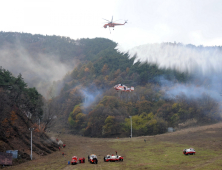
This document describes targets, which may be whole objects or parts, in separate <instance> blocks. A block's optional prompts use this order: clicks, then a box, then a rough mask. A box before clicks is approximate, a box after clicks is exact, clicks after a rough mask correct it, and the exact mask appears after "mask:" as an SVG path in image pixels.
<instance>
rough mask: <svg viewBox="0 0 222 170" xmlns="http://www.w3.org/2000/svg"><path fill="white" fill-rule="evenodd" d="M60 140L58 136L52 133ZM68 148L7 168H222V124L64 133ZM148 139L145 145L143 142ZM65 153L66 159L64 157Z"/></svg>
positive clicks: (62, 138) (39, 169)
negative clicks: (134, 132)
mask: <svg viewBox="0 0 222 170" xmlns="http://www.w3.org/2000/svg"><path fill="white" fill-rule="evenodd" d="M48 135H49V136H55V137H57V134H53V133H49V134H48ZM58 138H59V139H61V140H62V141H64V143H65V144H66V146H67V147H66V148H62V149H61V151H57V152H55V153H53V154H51V155H48V156H41V157H40V156H35V159H34V160H33V161H29V162H26V163H23V164H20V165H18V166H12V167H8V168H6V169H33V170H44V169H45V170H46V169H64V170H69V169H201V170H202V169H222V152H221V151H222V123H218V124H215V125H210V126H202V127H196V128H190V129H185V130H181V131H177V132H173V133H167V134H163V135H156V136H143V137H135V138H132V139H130V138H120V139H118V138H115V139H107V138H106V139H104V138H87V137H81V136H73V135H69V134H62V135H60V136H59V137H58ZM144 139H145V140H146V142H145V141H144ZM190 147H193V148H194V149H195V150H196V154H195V155H188V156H185V155H183V153H182V150H183V149H185V148H190ZM115 151H117V152H118V155H121V156H123V157H124V161H123V162H104V161H103V157H104V156H105V155H107V154H115ZM62 152H64V153H65V156H62ZM92 153H93V154H96V155H97V156H98V160H99V162H98V164H90V163H88V162H87V161H86V163H84V164H77V165H68V164H67V163H68V161H71V157H72V156H74V155H75V156H77V157H85V158H86V159H87V157H88V155H89V154H92Z"/></svg>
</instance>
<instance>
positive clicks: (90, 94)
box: [81, 88, 102, 108]
mask: <svg viewBox="0 0 222 170" xmlns="http://www.w3.org/2000/svg"><path fill="white" fill-rule="evenodd" d="M81 93H82V97H83V107H84V108H87V107H88V106H90V105H91V104H92V103H93V102H94V101H95V99H96V97H97V96H99V95H101V94H102V91H101V90H98V89H95V88H93V91H92V90H91V89H89V88H84V89H81Z"/></svg>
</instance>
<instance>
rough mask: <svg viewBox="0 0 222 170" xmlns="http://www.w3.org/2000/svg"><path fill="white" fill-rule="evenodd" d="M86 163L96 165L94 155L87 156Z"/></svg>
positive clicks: (96, 161)
mask: <svg viewBox="0 0 222 170" xmlns="http://www.w3.org/2000/svg"><path fill="white" fill-rule="evenodd" d="M88 161H89V162H90V163H91V164H97V163H98V159H97V156H96V155H95V154H91V155H90V156H88Z"/></svg>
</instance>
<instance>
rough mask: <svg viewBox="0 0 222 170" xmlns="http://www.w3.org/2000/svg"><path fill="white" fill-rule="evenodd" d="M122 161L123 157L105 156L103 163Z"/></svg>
mask: <svg viewBox="0 0 222 170" xmlns="http://www.w3.org/2000/svg"><path fill="white" fill-rule="evenodd" d="M115 161H123V157H122V156H119V155H112V156H111V155H107V156H105V157H104V162H115Z"/></svg>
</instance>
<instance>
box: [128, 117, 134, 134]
mask: <svg viewBox="0 0 222 170" xmlns="http://www.w3.org/2000/svg"><path fill="white" fill-rule="evenodd" d="M129 117H130V119H131V135H130V137H131V138H132V137H133V128H132V116H129Z"/></svg>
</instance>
